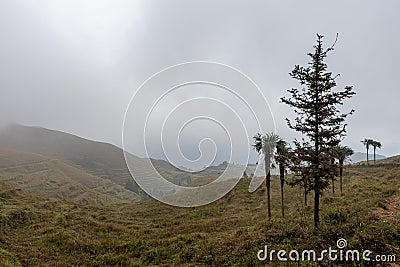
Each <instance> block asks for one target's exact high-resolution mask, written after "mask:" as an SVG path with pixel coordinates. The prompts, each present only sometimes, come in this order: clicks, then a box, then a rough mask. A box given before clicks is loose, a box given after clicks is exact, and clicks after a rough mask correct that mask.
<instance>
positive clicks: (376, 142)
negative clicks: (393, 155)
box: [371, 140, 382, 164]
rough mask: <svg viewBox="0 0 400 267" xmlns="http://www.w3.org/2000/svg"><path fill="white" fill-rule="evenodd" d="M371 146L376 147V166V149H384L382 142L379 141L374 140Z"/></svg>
mask: <svg viewBox="0 0 400 267" xmlns="http://www.w3.org/2000/svg"><path fill="white" fill-rule="evenodd" d="M371 146H373V147H374V164H375V162H376V156H375V155H376V153H375V152H376V148H381V147H382V144H381V143H380V142H378V141H375V140H372V142H371Z"/></svg>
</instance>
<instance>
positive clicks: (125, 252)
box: [0, 159, 400, 266]
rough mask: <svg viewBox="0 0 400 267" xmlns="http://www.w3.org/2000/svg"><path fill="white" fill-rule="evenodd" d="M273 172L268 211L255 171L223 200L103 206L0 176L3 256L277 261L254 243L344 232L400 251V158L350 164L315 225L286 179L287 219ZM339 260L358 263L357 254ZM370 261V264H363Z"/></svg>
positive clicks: (11, 259) (303, 243)
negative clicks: (261, 256)
mask: <svg viewBox="0 0 400 267" xmlns="http://www.w3.org/2000/svg"><path fill="white" fill-rule="evenodd" d="M395 160H397V159H395ZM272 180H273V182H272V192H273V194H272V208H273V212H272V215H273V218H272V219H271V220H268V219H267V214H266V203H265V192H264V190H263V189H259V190H258V191H256V192H255V193H253V194H250V193H248V192H247V188H248V184H249V179H242V180H241V181H240V182H239V184H238V185H237V187H236V188H235V189H234V190H232V191H231V192H230V193H229V194H228V195H226V196H225V197H224V198H222V199H220V200H219V201H217V202H215V203H212V204H210V205H207V206H203V207H199V208H177V207H171V206H167V205H164V204H162V203H160V202H157V201H154V200H148V201H144V202H141V203H136V204H118V205H111V206H105V207H95V206H87V205H79V204H74V203H71V202H66V201H63V200H58V199H45V198H40V197H37V196H35V195H32V194H30V193H26V192H24V191H21V190H18V189H15V188H14V187H12V186H9V185H6V184H3V183H2V184H1V189H0V226H1V230H0V265H4V266H21V265H23V266H264V265H265V264H268V265H279V263H278V262H272V263H271V262H259V261H258V259H257V256H256V255H257V252H258V250H260V249H262V248H264V245H268V246H269V247H273V248H274V249H286V250H291V249H298V250H302V249H315V250H317V251H318V250H322V249H327V248H328V247H330V246H331V247H335V245H336V241H337V240H338V239H339V238H345V239H346V240H347V242H348V248H349V249H369V250H372V251H373V252H374V253H377V254H395V255H397V259H398V260H399V259H400V217H399V213H397V212H396V210H393V209H395V208H396V206H395V205H393V203H394V202H395V200H396V199H397V198H399V193H400V192H399V191H398V189H399V188H400V165H399V164H397V163H395V161H388V160H386V161H382V162H379V164H377V165H376V166H364V165H361V166H348V167H346V169H345V178H344V194H343V196H340V194H336V195H333V194H332V193H331V192H330V191H329V190H328V191H327V192H325V194H324V195H323V197H322V207H321V208H322V210H321V216H322V218H321V219H322V223H321V226H320V228H319V229H318V230H315V229H314V228H313V223H312V208H311V206H304V204H303V196H302V194H301V189H299V188H291V187H289V186H286V188H285V195H286V204H285V207H286V217H285V218H281V215H280V196H279V193H278V192H279V182H278V178H277V177H273V179H272ZM336 184H337V185H338V183H336ZM336 192H338V190H336ZM311 199H312V196H309V200H310V202H311ZM386 213H389V214H390V215H391V216H384V215H385V214H386ZM320 264H321V265H333V266H336V265H338V264H339V263H337V262H336V263H332V262H328V261H325V262H322V263H320ZM397 264H398V263H397ZM296 265H297V264H296ZM299 265H300V266H308V265H309V262H300V263H299ZM340 265H342V266H343V265H349V266H354V264H353V263H351V262H347V263H346V262H341V263H340ZM364 265H369V264H368V263H360V264H359V266H364ZM392 265H394V263H392ZM282 266H287V265H284V264H282Z"/></svg>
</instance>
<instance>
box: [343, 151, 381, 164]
mask: <svg viewBox="0 0 400 267" xmlns="http://www.w3.org/2000/svg"><path fill="white" fill-rule="evenodd" d="M368 157H369V160H374V154H368ZM385 158H386V156H383V155H379V154H376V159H377V160H378V159H385ZM350 159H351V162H352V163H356V162H361V161H367V153H362V152H356V153H354V154H353V155H352V156H351V157H350Z"/></svg>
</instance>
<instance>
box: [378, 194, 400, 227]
mask: <svg viewBox="0 0 400 267" xmlns="http://www.w3.org/2000/svg"><path fill="white" fill-rule="evenodd" d="M399 192H400V188H399ZM385 207H386V209H379V210H374V211H373V212H372V213H373V214H376V215H378V216H379V217H381V218H382V219H384V220H394V221H397V222H400V196H396V197H395V198H394V199H392V200H391V201H390V202H389V203H388V204H386V205H385Z"/></svg>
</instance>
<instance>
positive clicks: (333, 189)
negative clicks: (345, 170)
mask: <svg viewBox="0 0 400 267" xmlns="http://www.w3.org/2000/svg"><path fill="white" fill-rule="evenodd" d="M332 150H333V149H332ZM331 165H332V168H334V167H333V166H334V165H335V159H334V158H333V157H332V158H331ZM335 175H336V173H335ZM335 175H332V193H333V194H335Z"/></svg>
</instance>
